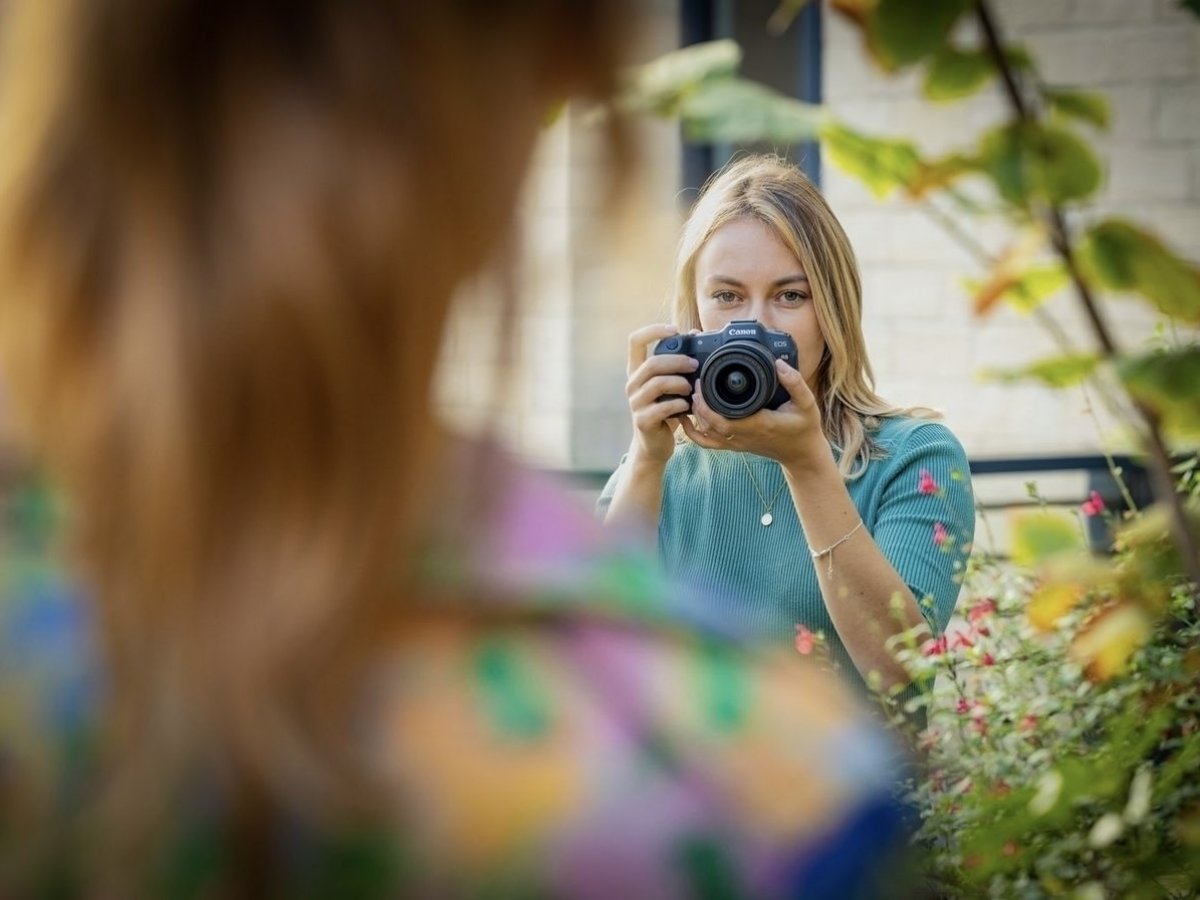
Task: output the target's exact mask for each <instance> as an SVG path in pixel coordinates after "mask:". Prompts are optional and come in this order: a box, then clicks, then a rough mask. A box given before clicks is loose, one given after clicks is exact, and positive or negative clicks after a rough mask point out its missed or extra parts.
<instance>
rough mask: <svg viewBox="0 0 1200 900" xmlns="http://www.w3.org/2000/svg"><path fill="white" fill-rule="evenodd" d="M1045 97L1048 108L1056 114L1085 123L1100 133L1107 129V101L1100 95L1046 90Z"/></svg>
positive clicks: (1057, 89) (1109, 114)
mask: <svg viewBox="0 0 1200 900" xmlns="http://www.w3.org/2000/svg"><path fill="white" fill-rule="evenodd" d="M1045 96H1046V101H1047V102H1048V103H1049V104H1050V108H1051V109H1053V110H1054V111H1055V112H1056V113H1059V114H1060V115H1063V116H1067V117H1068V118H1072V119H1079V120H1080V121H1083V122H1087V123H1088V124H1089V125H1094V126H1095V127H1096V128H1099V129H1100V130H1102V131H1106V130H1107V129H1108V126H1109V122H1110V121H1111V120H1112V113H1111V110H1110V108H1109V105H1108V99H1107V98H1106V97H1104V96H1103V95H1101V94H1090V93H1087V92H1084V91H1068V90H1063V89H1061V88H1046V91H1045Z"/></svg>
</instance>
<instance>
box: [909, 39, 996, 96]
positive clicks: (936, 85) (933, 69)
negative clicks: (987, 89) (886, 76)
mask: <svg viewBox="0 0 1200 900" xmlns="http://www.w3.org/2000/svg"><path fill="white" fill-rule="evenodd" d="M994 74H995V69H994V68H993V67H992V63H991V60H990V59H989V57H988V55H987V54H986V53H984V52H983V51H982V50H970V51H963V50H957V49H955V48H954V47H951V46H949V45H947V46H945V47H942V49H941V50H939V51H938V52H937V53H936V54H935V55H934V57H933V59H931V60H930V61H929V65H928V67H926V69H925V82H924V84H923V85H922V90H923V91H924V92H925V96H926V97H928V98H929V99H930V100H937V101H947V100H961V99H962V98H963V97H969V96H970V95H971V94H973V93H975V92H976V91H978V90H979V89H980V88H981V87H983V86H984V85H985V84H987V82H988V79H990V78H991V77H992V76H993V75H994Z"/></svg>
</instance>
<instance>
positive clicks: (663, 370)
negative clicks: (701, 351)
mask: <svg viewBox="0 0 1200 900" xmlns="http://www.w3.org/2000/svg"><path fill="white" fill-rule="evenodd" d="M699 367H700V363H699V362H698V361H697V360H696V359H695V357H692V356H684V355H682V354H679V353H664V354H662V355H661V356H660V355H658V354H655V355H653V356H651V357H650V358H648V359H647V360H645V361H644V362H643V363H642V364H641V365H640V366H638V367H637V368H636V369H634V370H633V371H632V372H631V373H630V374H629V380H628V381H626V382H625V392H626V394H629V393H632V392H633V391H636V390H637V389H638V388H640V387H641V386H642V385H643V384H645V383H646V382H647V381H648V380H649V379H651V378H654V377H655V376H658V375H690V374H692V373H693V372H695V371H696V369H698V368H699ZM691 390H692V389H691V387H690V386H689V387H688V389H687V391H688V393H690V392H691Z"/></svg>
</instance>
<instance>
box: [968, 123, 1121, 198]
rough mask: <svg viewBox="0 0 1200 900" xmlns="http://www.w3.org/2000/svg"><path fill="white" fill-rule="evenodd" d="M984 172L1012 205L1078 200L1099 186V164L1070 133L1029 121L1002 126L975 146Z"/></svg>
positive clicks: (1089, 151) (1085, 146) (1088, 150)
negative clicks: (1034, 201) (978, 149)
mask: <svg viewBox="0 0 1200 900" xmlns="http://www.w3.org/2000/svg"><path fill="white" fill-rule="evenodd" d="M980 158H981V160H982V162H983V168H984V170H985V171H986V172H987V173H988V175H989V176H990V177H991V179H992V181H993V182H994V183H995V185H996V189H997V190H998V191H999V193H1000V196H1002V197H1003V198H1004V199H1005V200H1007V201H1008V202H1009V203H1011V204H1013V205H1014V206H1022V207H1023V206H1025V205H1026V204H1027V203H1028V202H1029V201H1030V200H1033V199H1042V200H1046V201H1049V202H1051V203H1064V202H1068V201H1072V200H1083V199H1085V198H1087V197H1089V196H1090V195H1091V194H1093V193H1095V191H1096V189H1097V188H1099V187H1100V164H1099V163H1098V162H1097V161H1096V157H1095V156H1094V155H1093V154H1092V151H1091V150H1090V149H1089V148H1088V146H1087V144H1085V143H1084V142H1083V141H1081V140H1080V139H1079V138H1078V137H1076V136H1075V135H1074V134H1072V133H1071V132H1069V131H1067V130H1066V129H1064V128H1059V127H1056V126H1053V125H1040V124H1036V123H1033V122H1025V123H1017V124H1010V125H1005V126H1002V127H1000V128H997V129H995V130H994V131H991V132H989V133H988V134H986V135H985V136H984V138H983V140H982V142H981V144H980Z"/></svg>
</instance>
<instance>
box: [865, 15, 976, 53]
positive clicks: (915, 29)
mask: <svg viewBox="0 0 1200 900" xmlns="http://www.w3.org/2000/svg"><path fill="white" fill-rule="evenodd" d="M968 5H969V3H968V0H922V2H921V3H920V5H919V6H920V8H919V9H918V8H917V5H916V4H914V3H913V2H912V0H879V5H878V6H876V7H875V10H874V12H873V13H871V18H870V23H869V28H870V36H871V45H872V47H873V48H874V49H875V51H876V53H877V54H878V56H879V60H880V62H881V63H883V65H884V66H885V67H887V68H889V69H898V68H903V67H904V66H908V65H912V64H913V63H916V62H920V61H921V60H922V59H924V58H925V57H927V56H929V55H931V54H933V53H935V52H936V51H937V50H938V49H939V48H940V47H941V46H942V44H943V43H945V41H946V36H947V35H948V34H949V33H950V29H951V28H953V27H954V23H955V22H957V21H958V17H959V16H960V15H962V13H963V12H964V11H965V10H966V9H967V7H968Z"/></svg>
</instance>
